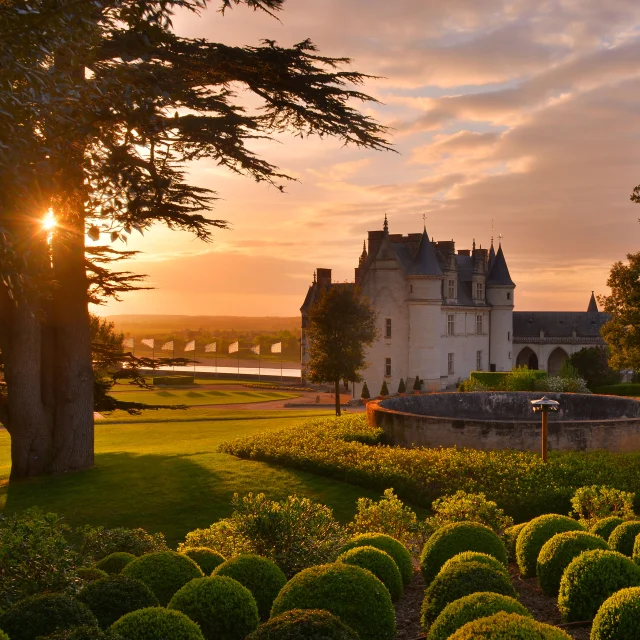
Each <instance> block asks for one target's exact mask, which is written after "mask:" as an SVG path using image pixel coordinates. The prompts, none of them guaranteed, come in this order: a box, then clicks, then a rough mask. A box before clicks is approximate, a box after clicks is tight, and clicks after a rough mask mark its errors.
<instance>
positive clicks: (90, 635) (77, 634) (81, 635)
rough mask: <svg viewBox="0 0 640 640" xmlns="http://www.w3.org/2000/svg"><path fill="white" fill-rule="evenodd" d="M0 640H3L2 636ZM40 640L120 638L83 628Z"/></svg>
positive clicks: (96, 629) (68, 630) (108, 633)
mask: <svg viewBox="0 0 640 640" xmlns="http://www.w3.org/2000/svg"><path fill="white" fill-rule="evenodd" d="M0 640H3V638H2V636H0ZM38 640H40V639H38ZM42 640H122V636H119V635H118V634H117V633H116V632H115V631H111V630H110V629H107V630H106V631H103V630H102V629H98V628H97V627H87V626H84V627H74V628H73V629H67V630H66V631H60V632H59V633H54V634H53V635H51V636H46V637H42Z"/></svg>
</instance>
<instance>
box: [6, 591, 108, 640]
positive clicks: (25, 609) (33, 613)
mask: <svg viewBox="0 0 640 640" xmlns="http://www.w3.org/2000/svg"><path fill="white" fill-rule="evenodd" d="M83 625H86V626H89V627H97V626H98V621H97V620H96V618H95V616H94V615H93V613H91V611H90V610H89V608H88V607H87V606H85V605H84V604H82V603H80V602H78V601H77V600H75V599H74V598H72V597H71V596H68V595H65V594H62V593H47V594H43V595H38V596H29V597H28V598H25V599H24V600H21V601H20V602H17V603H16V604H14V605H13V606H12V607H10V608H9V609H8V610H7V611H5V612H4V613H3V614H2V615H0V629H2V630H3V631H4V632H5V633H6V634H7V635H8V636H9V638H11V640H36V638H38V637H39V636H48V635H51V634H52V633H56V632H58V631H64V630H65V629H72V628H73V627H81V626H83Z"/></svg>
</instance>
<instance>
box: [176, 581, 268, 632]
mask: <svg viewBox="0 0 640 640" xmlns="http://www.w3.org/2000/svg"><path fill="white" fill-rule="evenodd" d="M168 608H169V609H175V610H176V611H181V612H182V613H184V614H185V615H187V616H189V618H191V620H193V621H194V622H197V623H198V624H199V625H200V629H201V631H202V635H203V636H204V637H205V640H244V638H245V637H246V636H247V635H248V634H249V633H251V632H252V631H254V630H255V629H256V628H257V627H258V625H259V624H260V616H259V614H258V606H257V605H256V601H255V599H254V597H253V596H252V595H251V591H249V589H247V588H246V587H244V586H242V585H241V584H240V583H239V582H238V581H237V580H234V579H233V578H229V577H227V576H211V577H209V578H199V579H197V580H191V582H189V583H187V584H185V585H184V587H182V588H181V589H180V590H179V591H178V592H177V593H176V594H175V595H174V596H173V598H171V602H170V603H169V606H168Z"/></svg>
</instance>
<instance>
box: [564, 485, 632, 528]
mask: <svg viewBox="0 0 640 640" xmlns="http://www.w3.org/2000/svg"><path fill="white" fill-rule="evenodd" d="M634 497H635V496H634V494H633V493H631V492H630V491H620V490H619V489H614V488H613V487H605V486H599V485H595V484H594V485H591V486H590V487H580V488H579V489H578V490H577V491H576V492H575V494H574V495H573V498H571V506H572V507H573V515H575V516H576V517H577V518H578V519H579V520H580V521H581V522H582V523H583V524H584V525H585V526H587V527H590V526H592V525H593V524H594V523H595V522H597V521H598V520H602V519H603V518H607V517H609V516H618V517H620V518H623V519H625V520H628V519H629V518H632V517H633V501H634Z"/></svg>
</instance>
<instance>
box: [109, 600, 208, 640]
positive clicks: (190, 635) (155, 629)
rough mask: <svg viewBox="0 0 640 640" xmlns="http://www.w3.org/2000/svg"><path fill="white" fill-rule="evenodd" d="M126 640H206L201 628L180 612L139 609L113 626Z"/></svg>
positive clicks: (159, 608) (160, 609)
mask: <svg viewBox="0 0 640 640" xmlns="http://www.w3.org/2000/svg"><path fill="white" fill-rule="evenodd" d="M111 630H112V631H115V632H116V633H117V634H118V635H120V636H122V638H123V639H124V640H168V638H171V640H204V636H203V635H202V631H200V627H199V626H198V625H197V624H196V623H195V622H194V621H193V620H190V619H189V618H188V617H187V616H185V615H184V613H180V611H172V610H170V609H163V608H162V607H151V608H149V609H138V611H132V612H131V613H127V615H125V616H122V618H120V620H118V621H117V622H115V623H114V624H113V625H112V626H111Z"/></svg>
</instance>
